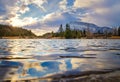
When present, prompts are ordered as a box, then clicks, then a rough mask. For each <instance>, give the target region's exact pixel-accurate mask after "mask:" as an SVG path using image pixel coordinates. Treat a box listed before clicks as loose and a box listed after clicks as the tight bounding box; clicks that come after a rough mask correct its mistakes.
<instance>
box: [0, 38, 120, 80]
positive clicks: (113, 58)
mask: <svg viewBox="0 0 120 82" xmlns="http://www.w3.org/2000/svg"><path fill="white" fill-rule="evenodd" d="M0 58H1V59H0V70H1V71H3V72H0V75H2V77H0V79H17V80H21V79H35V78H45V77H50V76H54V77H56V76H55V75H56V74H58V76H61V75H64V76H68V75H77V74H80V73H82V72H86V71H98V70H110V69H118V68H120V40H112V39H62V40H61V39H1V40H0Z"/></svg>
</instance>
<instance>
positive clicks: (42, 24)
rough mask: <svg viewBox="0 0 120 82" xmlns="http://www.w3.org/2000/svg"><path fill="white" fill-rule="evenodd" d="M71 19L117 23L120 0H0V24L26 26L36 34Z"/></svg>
mask: <svg viewBox="0 0 120 82" xmlns="http://www.w3.org/2000/svg"><path fill="white" fill-rule="evenodd" d="M72 21H80V22H89V23H94V24H97V25H99V26H110V27H115V26H119V25H120V0H0V24H8V25H12V26H19V27H23V28H27V29H30V30H32V32H34V33H35V34H36V35H42V34H44V33H46V32H51V31H57V30H58V28H59V26H60V24H66V23H69V22H72Z"/></svg>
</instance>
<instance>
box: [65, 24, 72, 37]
mask: <svg viewBox="0 0 120 82" xmlns="http://www.w3.org/2000/svg"><path fill="white" fill-rule="evenodd" d="M71 36H72V35H71V29H70V25H69V24H66V30H65V38H67V39H70V38H71Z"/></svg>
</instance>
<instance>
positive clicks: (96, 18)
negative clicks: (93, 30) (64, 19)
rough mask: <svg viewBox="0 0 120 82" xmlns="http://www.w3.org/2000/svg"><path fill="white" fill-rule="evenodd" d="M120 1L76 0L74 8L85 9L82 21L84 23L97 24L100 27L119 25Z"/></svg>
mask: <svg viewBox="0 0 120 82" xmlns="http://www.w3.org/2000/svg"><path fill="white" fill-rule="evenodd" d="M119 4H120V1H119V0H116V1H114V0H76V1H75V3H74V7H76V8H84V9H85V10H86V11H87V12H86V13H84V15H83V17H81V20H82V21H84V22H91V23H96V24H97V25H100V26H113V25H118V21H120V18H119V17H118V15H119V14H120V11H119V8H120V5H119Z"/></svg>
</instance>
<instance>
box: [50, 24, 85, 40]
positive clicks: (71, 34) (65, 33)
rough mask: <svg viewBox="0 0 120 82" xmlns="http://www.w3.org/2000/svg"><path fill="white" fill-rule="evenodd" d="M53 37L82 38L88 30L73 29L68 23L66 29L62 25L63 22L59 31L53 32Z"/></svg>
mask: <svg viewBox="0 0 120 82" xmlns="http://www.w3.org/2000/svg"><path fill="white" fill-rule="evenodd" d="M52 36H53V37H64V38H66V39H71V38H81V37H85V36H86V31H85V30H84V31H81V30H76V29H71V28H70V25H69V24H66V28H65V30H64V29H63V27H62V24H61V25H60V27H59V30H58V32H57V33H53V32H52Z"/></svg>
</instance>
